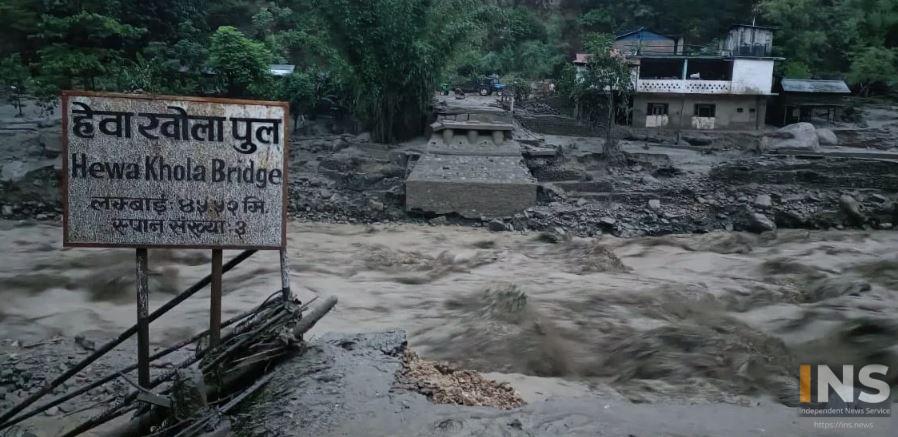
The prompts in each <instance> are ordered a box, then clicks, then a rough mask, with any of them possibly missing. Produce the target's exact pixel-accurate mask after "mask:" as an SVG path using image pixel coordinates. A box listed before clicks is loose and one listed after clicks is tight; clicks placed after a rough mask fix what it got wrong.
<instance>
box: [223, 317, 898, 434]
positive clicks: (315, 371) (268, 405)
mask: <svg viewBox="0 0 898 437" xmlns="http://www.w3.org/2000/svg"><path fill="white" fill-rule="evenodd" d="M404 351H405V335H404V333H402V332H397V331H388V332H384V333H369V334H354V335H352V334H350V335H346V334H343V335H338V334H327V335H324V336H322V337H319V338H316V339H314V340H313V341H312V342H311V343H310V344H309V345H308V348H307V349H306V351H305V353H304V354H303V355H301V356H298V357H296V358H293V359H291V360H289V361H288V362H286V363H284V364H282V365H281V366H279V367H277V368H276V369H274V370H273V373H274V374H275V376H274V379H273V380H272V382H271V383H269V384H268V385H267V386H266V387H265V388H264V389H263V391H262V392H261V393H260V394H258V395H257V396H256V397H255V398H254V399H252V400H251V401H249V402H246V403H245V405H244V406H243V407H242V408H241V410H240V411H239V412H238V413H237V414H238V417H241V420H239V421H234V422H232V428H231V429H232V431H233V432H235V433H237V434H239V435H251V436H257V435H258V436H262V435H295V436H305V435H316V436H338V435H384V436H386V435H409V436H425V435H426V436H434V435H440V436H483V435H495V436H557V435H571V436H620V435H634V436H635V435H671V436H674V435H727V436H757V435H776V436H780V435H793V436H805V435H808V436H809V435H815V436H818V435H824V436H825V435H839V434H840V433H839V432H827V431H820V430H815V429H814V428H813V425H812V424H811V423H810V422H805V421H802V420H798V419H797V417H796V413H795V411H794V410H792V409H791V408H788V407H786V406H783V405H778V404H775V403H770V402H768V401H765V400H760V399H759V400H757V401H755V402H753V403H752V404H751V405H750V406H737V405H728V404H721V403H703V404H697V405H696V404H692V405H688V404H683V403H673V402H661V403H656V404H641V403H633V402H629V401H627V400H626V399H623V398H621V397H620V396H615V395H612V394H607V393H604V394H599V393H597V392H595V391H593V390H591V389H590V388H589V387H587V386H585V385H582V384H578V383H569V382H564V381H561V380H555V379H552V378H528V377H524V376H522V375H498V376H499V377H500V378H505V379H508V380H509V381H511V382H510V383H511V384H512V385H516V386H519V387H525V388H526V389H527V391H526V393H525V395H524V396H525V398H527V403H526V404H525V405H522V406H519V407H517V408H513V409H501V408H489V407H475V406H460V405H447V404H445V403H435V402H433V400H432V399H428V397H427V396H426V395H424V394H421V393H419V392H417V391H415V390H410V389H408V387H403V386H398V387H397V384H396V377H397V375H402V369H403V363H402V361H403V359H402V354H403V352H404ZM877 425H878V426H879V428H878V429H873V430H868V431H865V433H866V434H867V435H882V436H885V435H889V433H890V432H891V430H892V429H894V428H893V427H894V426H895V425H898V423H895V421H891V419H885V420H881V421H880V422H878V423H877ZM662 430H663V431H662Z"/></svg>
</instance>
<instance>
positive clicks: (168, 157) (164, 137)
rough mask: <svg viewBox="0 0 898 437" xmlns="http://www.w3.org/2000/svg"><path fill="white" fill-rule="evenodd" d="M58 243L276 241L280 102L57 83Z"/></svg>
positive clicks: (282, 174) (283, 107)
mask: <svg viewBox="0 0 898 437" xmlns="http://www.w3.org/2000/svg"><path fill="white" fill-rule="evenodd" d="M62 111H63V144H64V155H63V156H64V163H63V171H64V175H63V180H64V188H63V189H64V196H65V200H64V207H65V214H64V228H65V229H64V234H65V237H64V245H65V246H94V247H193V248H233V249H236V248H256V249H276V248H281V247H284V244H285V234H284V222H285V217H286V215H285V199H286V194H287V167H286V157H287V137H286V124H287V113H288V105H287V103H283V102H262V101H247V100H232V99H212V98H194V97H174V96H149V95H139V94H135V95H130V94H103V93H87V92H74V91H68V92H64V93H63V96H62Z"/></svg>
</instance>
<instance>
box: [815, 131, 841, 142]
mask: <svg viewBox="0 0 898 437" xmlns="http://www.w3.org/2000/svg"><path fill="white" fill-rule="evenodd" d="M817 142H819V143H820V145H821V146H838V145H839V138H838V137H837V136H836V133H835V132H833V130H832V129H825V128H824V129H817Z"/></svg>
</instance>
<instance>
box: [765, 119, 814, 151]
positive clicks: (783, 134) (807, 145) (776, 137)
mask: <svg viewBox="0 0 898 437" xmlns="http://www.w3.org/2000/svg"><path fill="white" fill-rule="evenodd" d="M761 147H762V148H763V149H764V150H777V149H792V150H817V149H819V148H820V140H819V139H818V138H817V129H816V128H815V127H814V125H812V124H810V123H795V124H790V125H788V126H783V127H782V128H780V129H778V130H776V131H775V132H771V133H768V134H766V135H765V136H764V139H763V140H762V141H761Z"/></svg>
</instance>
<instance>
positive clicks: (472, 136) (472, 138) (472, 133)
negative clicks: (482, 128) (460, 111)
mask: <svg viewBox="0 0 898 437" xmlns="http://www.w3.org/2000/svg"><path fill="white" fill-rule="evenodd" d="M468 142H469V143H471V144H477V131H476V130H474V129H471V130H469V131H468Z"/></svg>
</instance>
